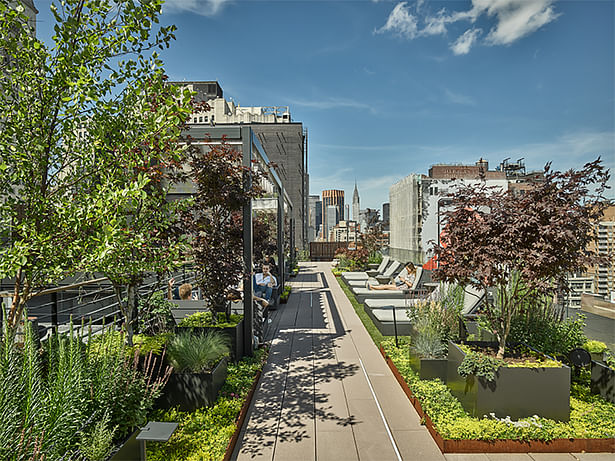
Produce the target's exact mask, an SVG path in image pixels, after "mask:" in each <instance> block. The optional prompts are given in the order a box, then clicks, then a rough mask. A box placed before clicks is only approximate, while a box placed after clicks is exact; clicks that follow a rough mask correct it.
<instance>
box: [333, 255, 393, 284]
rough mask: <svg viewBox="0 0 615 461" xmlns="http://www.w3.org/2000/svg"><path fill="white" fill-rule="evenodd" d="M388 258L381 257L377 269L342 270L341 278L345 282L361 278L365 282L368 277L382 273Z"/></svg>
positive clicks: (387, 263)
mask: <svg viewBox="0 0 615 461" xmlns="http://www.w3.org/2000/svg"><path fill="white" fill-rule="evenodd" d="M390 260H391V258H390V257H389V256H385V257H384V258H382V262H381V263H380V265H379V266H378V269H376V270H374V271H371V270H370V271H366V272H342V279H344V281H345V282H346V283H348V282H349V281H351V280H363V281H364V282H365V281H366V280H367V279H368V278H369V277H375V276H376V275H379V274H382V273H384V271H385V270H386V267H387V266H388V265H389V261H390Z"/></svg>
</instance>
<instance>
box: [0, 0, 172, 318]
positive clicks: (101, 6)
mask: <svg viewBox="0 0 615 461" xmlns="http://www.w3.org/2000/svg"><path fill="white" fill-rule="evenodd" d="M161 3H162V1H161V0H148V1H145V0H143V1H138V0H122V1H119V0H117V1H112V2H109V1H107V0H64V1H62V2H61V3H60V4H59V5H56V4H55V3H53V4H52V5H51V11H52V13H53V15H54V17H55V20H56V24H55V26H54V31H55V33H54V36H53V42H54V43H53V45H51V46H47V45H45V44H44V43H43V42H41V41H39V40H38V39H36V38H35V37H33V36H32V34H31V31H30V30H29V27H28V24H27V18H26V17H25V16H24V15H23V14H22V11H20V7H19V6H15V5H14V4H13V2H10V1H9V0H0V49H1V50H2V53H3V54H4V56H3V59H2V61H1V62H0V66H1V67H0V114H2V115H0V124H1V125H2V130H0V172H1V173H2V174H1V175H0V196H1V197H2V201H1V203H0V234H1V237H2V238H3V245H2V247H1V248H0V277H10V278H13V279H14V290H13V303H12V306H11V309H10V312H9V318H8V321H9V325H11V326H13V327H14V326H15V325H17V324H18V322H19V321H20V319H21V316H22V312H23V308H24V306H25V303H26V302H27V301H28V299H30V298H31V297H33V296H36V294H37V293H38V292H39V291H40V290H41V289H43V288H44V287H45V286H47V285H49V284H52V283H57V281H59V280H61V279H62V278H64V277H66V276H68V275H71V274H74V273H75V272H78V271H80V270H83V269H87V267H88V265H90V264H91V263H92V261H95V260H96V259H97V258H98V257H99V256H100V257H106V255H107V253H108V252H109V248H110V247H112V245H111V244H110V242H111V240H112V238H115V237H117V235H118V227H120V226H121V224H122V221H121V220H119V219H110V218H111V217H114V216H116V214H117V211H118V208H119V209H123V208H125V207H126V206H127V205H126V204H128V203H130V202H131V200H138V199H139V197H143V193H144V191H145V189H146V188H147V186H148V184H149V183H150V178H148V177H147V175H144V174H142V175H137V176H136V177H135V176H134V175H133V172H135V169H136V168H137V167H140V166H142V165H143V163H142V159H141V158H140V157H139V155H141V153H142V150H143V149H142V147H143V144H144V143H145V144H146V145H147V147H148V148H150V149H152V148H153V147H156V148H162V147H166V143H167V141H168V139H169V134H170V137H172V135H173V133H172V129H171V126H177V125H179V124H180V123H181V114H179V112H181V111H180V110H179V109H177V104H176V102H175V100H174V99H173V98H171V97H169V98H164V99H163V100H158V101H156V103H155V104H149V105H148V101H147V96H148V95H151V94H156V92H157V90H158V89H160V88H162V85H163V83H162V79H161V70H160V68H161V63H160V60H159V59H158V56H157V55H156V53H155V52H153V49H154V48H156V47H160V48H163V47H165V46H168V44H169V42H170V40H172V39H173V38H174V37H173V31H174V27H173V26H170V27H159V26H155V25H156V24H157V23H158V15H159V14H160V8H161ZM154 26H155V27H156V31H154V32H153V31H152V29H153V27H154ZM150 50H152V53H151V55H150V56H146V53H148V51H150ZM143 82H148V83H149V84H151V85H152V88H150V91H149V93H145V92H144V91H143ZM156 104H160V105H161V106H156ZM143 108H147V109H149V110H150V111H153V112H152V114H155V117H154V116H151V117H144V119H145V121H143V123H137V121H138V118H137V116H136V115H137V114H138V113H139V111H140V110H142V109H143ZM156 117H158V119H156ZM127 119H130V120H131V123H129V124H127V125H126V126H123V127H122V126H120V125H119V123H120V122H121V121H126V120H127ZM152 130H153V132H152ZM150 135H151V136H150ZM148 143H149V144H148ZM152 143H155V144H156V145H155V146H152ZM126 172H129V174H128V176H127V177H125V178H124V179H125V180H124V181H120V180H119V178H121V177H122V175H125V174H126ZM127 178H131V179H136V180H135V181H134V182H128V181H126V179H127ZM101 229H102V230H103V231H102V232H101ZM101 235H102V236H103V237H101ZM93 236H98V237H96V238H92V237H93Z"/></svg>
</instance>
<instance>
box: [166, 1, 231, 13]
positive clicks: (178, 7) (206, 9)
mask: <svg viewBox="0 0 615 461" xmlns="http://www.w3.org/2000/svg"><path fill="white" fill-rule="evenodd" d="M231 1H232V0H166V1H165V3H164V5H163V7H162V8H163V11H164V12H168V13H183V12H189V13H196V14H200V15H201V16H215V15H216V14H218V13H220V12H221V11H222V9H223V8H224V6H225V5H226V4H228V3H230V2H231Z"/></svg>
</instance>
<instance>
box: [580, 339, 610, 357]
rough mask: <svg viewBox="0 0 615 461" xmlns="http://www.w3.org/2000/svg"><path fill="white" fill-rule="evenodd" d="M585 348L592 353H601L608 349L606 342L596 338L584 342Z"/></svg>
mask: <svg viewBox="0 0 615 461" xmlns="http://www.w3.org/2000/svg"><path fill="white" fill-rule="evenodd" d="M583 349H585V350H586V351H587V352H589V353H590V354H601V353H603V352H606V351H607V349H608V348H607V347H606V344H605V343H603V342H602V341H596V340H594V339H590V340H589V341H586V342H585V344H583Z"/></svg>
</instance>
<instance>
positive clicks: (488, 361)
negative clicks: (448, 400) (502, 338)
mask: <svg viewBox="0 0 615 461" xmlns="http://www.w3.org/2000/svg"><path fill="white" fill-rule="evenodd" d="M464 352H465V353H466V355H465V357H464V358H463V361H462V362H461V364H460V365H459V367H458V368H457V372H458V373H459V375H461V376H464V377H466V376H470V375H474V376H477V377H479V378H484V379H486V380H487V381H495V374H496V373H497V371H498V369H499V368H500V367H501V366H502V365H503V362H502V360H499V359H496V358H494V357H489V356H488V355H485V354H481V353H480V352H475V351H472V350H465V351H464Z"/></svg>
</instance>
